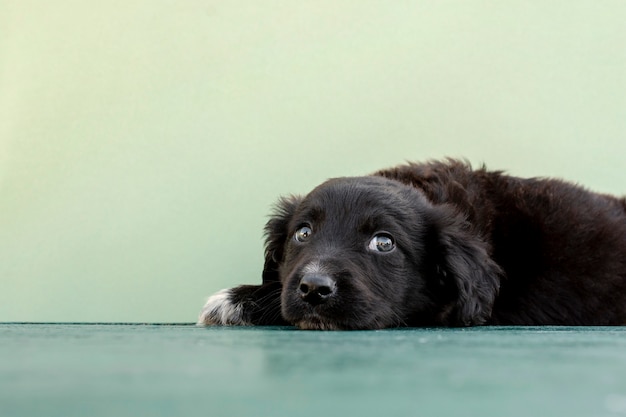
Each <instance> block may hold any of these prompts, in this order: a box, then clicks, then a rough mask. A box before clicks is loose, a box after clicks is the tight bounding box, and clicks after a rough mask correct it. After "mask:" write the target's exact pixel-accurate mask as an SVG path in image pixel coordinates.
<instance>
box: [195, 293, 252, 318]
mask: <svg viewBox="0 0 626 417" xmlns="http://www.w3.org/2000/svg"><path fill="white" fill-rule="evenodd" d="M233 298H234V297H233V290H232V289H225V290H221V291H218V292H216V293H215V294H213V295H212V296H210V297H209V299H208V300H207V302H206V304H205V305H204V307H203V308H202V312H201V313H200V317H199V318H198V325H200V326H248V325H250V324H251V323H248V321H246V320H245V318H244V306H243V305H242V304H241V303H239V302H237V301H234V299H233Z"/></svg>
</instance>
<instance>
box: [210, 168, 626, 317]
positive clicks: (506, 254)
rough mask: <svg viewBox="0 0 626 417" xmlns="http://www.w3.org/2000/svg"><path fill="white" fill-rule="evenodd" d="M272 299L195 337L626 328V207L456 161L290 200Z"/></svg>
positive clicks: (233, 307)
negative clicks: (260, 329)
mask: <svg viewBox="0 0 626 417" xmlns="http://www.w3.org/2000/svg"><path fill="white" fill-rule="evenodd" d="M265 231H266V236H267V239H266V248H265V267H264V270H263V284H262V285H244V286H239V287H236V288H232V289H227V290H222V291H220V292H218V293H217V294H215V295H213V296H212V297H210V298H209V300H208V301H207V303H206V305H205V306H204V308H203V310H202V313H201V315H200V319H199V324H206V325H279V324H280V325H282V324H292V325H296V326H298V327H299V328H302V329H380V328H386V327H398V326H471V325H485V324H498V325H623V324H626V199H624V198H622V199H618V198H615V197H611V196H608V195H602V194H596V193H593V192H590V191H586V190H585V189H583V188H581V187H579V186H576V185H573V184H569V183H566V182H562V181H559V180H554V179H522V178H516V177H511V176H507V175H504V174H502V173H501V172H489V171H486V170H485V169H484V168H482V169H477V170H473V169H472V168H471V167H470V166H469V164H466V163H463V162H459V161H456V160H447V161H445V162H431V163H426V164H408V165H404V166H399V167H397V168H393V169H388V170H382V171H379V172H376V173H375V174H374V175H371V176H366V177H356V178H337V179H331V180H329V181H327V182H325V183H323V184H322V185H320V186H318V187H317V188H315V189H314V190H313V191H312V192H311V193H310V194H308V195H307V196H306V197H304V198H301V197H289V198H284V199H282V200H280V202H279V204H278V206H277V210H276V212H275V213H274V215H273V216H272V217H271V219H270V220H269V222H268V223H267V225H266V227H265Z"/></svg>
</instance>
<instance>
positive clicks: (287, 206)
mask: <svg viewBox="0 0 626 417" xmlns="http://www.w3.org/2000/svg"><path fill="white" fill-rule="evenodd" d="M301 201H302V197H300V196H294V195H292V196H289V197H283V198H281V199H280V200H278V203H277V204H276V207H275V209H274V213H273V214H272V216H271V217H270V219H269V220H268V222H267V224H266V225H265V265H264V266H263V283H264V284H266V283H268V282H274V281H279V280H280V278H279V276H278V269H279V267H280V264H281V263H282V261H283V255H284V249H285V243H286V242H287V239H289V237H290V231H289V222H290V221H291V219H292V217H293V215H294V213H295V212H296V209H297V208H298V205H300V202H301Z"/></svg>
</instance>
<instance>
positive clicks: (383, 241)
mask: <svg viewBox="0 0 626 417" xmlns="http://www.w3.org/2000/svg"><path fill="white" fill-rule="evenodd" d="M395 247H396V243H395V242H394V241H393V237H392V236H391V235H390V234H389V233H379V234H377V235H375V236H374V237H373V238H372V240H370V244H369V245H368V249H369V250H373V251H377V252H391V251H392V250H394V248H395Z"/></svg>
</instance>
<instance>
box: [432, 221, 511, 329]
mask: <svg viewBox="0 0 626 417" xmlns="http://www.w3.org/2000/svg"><path fill="white" fill-rule="evenodd" d="M438 220H439V221H438V222H437V223H438V229H439V230H438V233H437V234H438V239H437V240H438V244H439V250H438V251H439V256H438V258H439V263H440V264H438V265H437V270H438V271H439V273H440V274H442V275H443V277H440V279H443V280H445V281H448V282H449V280H452V281H453V282H452V285H453V287H456V293H457V294H456V297H455V298H456V301H455V304H454V305H452V306H451V307H452V308H451V309H449V310H448V311H447V312H446V313H445V316H444V317H442V320H443V321H444V323H445V324H447V325H450V326H473V325H480V324H483V323H485V322H486V321H487V320H488V319H489V318H490V317H491V310H492V308H493V304H494V301H495V299H496V296H497V295H498V291H499V288H500V281H501V279H502V278H503V276H504V273H503V271H502V269H501V268H500V267H499V266H498V264H496V263H495V262H494V261H493V259H491V257H490V256H489V253H488V246H487V243H486V242H485V241H484V240H483V239H482V238H481V237H480V236H479V235H477V234H476V232H473V231H472V230H471V228H470V226H469V224H468V223H467V221H465V220H464V219H462V218H461V217H460V216H459V215H458V214H457V215H455V214H451V213H448V214H447V215H445V214H444V216H442V217H440V218H439V219H438Z"/></svg>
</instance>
